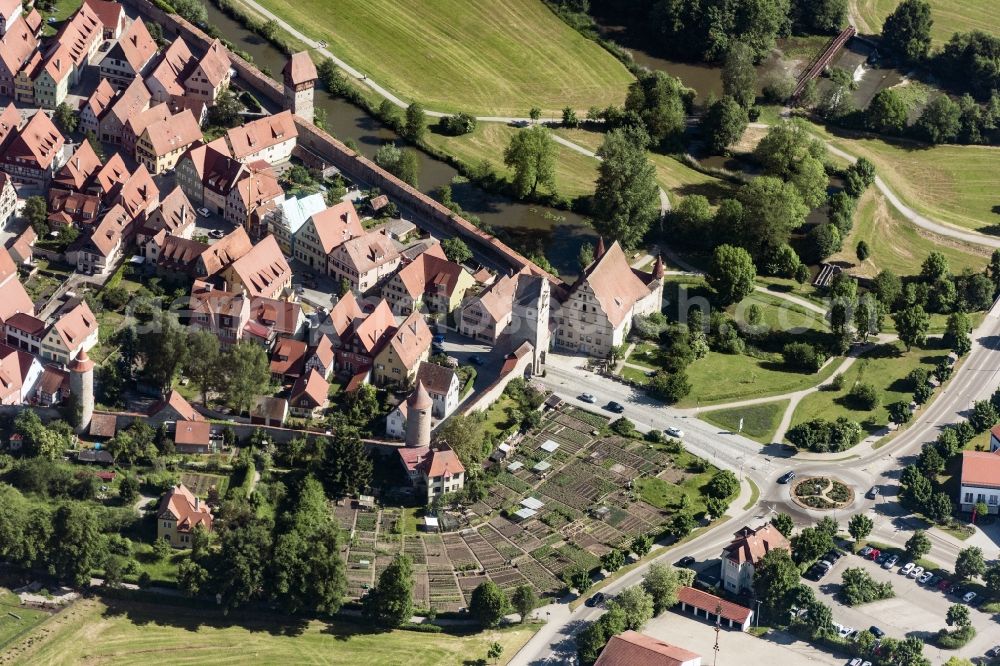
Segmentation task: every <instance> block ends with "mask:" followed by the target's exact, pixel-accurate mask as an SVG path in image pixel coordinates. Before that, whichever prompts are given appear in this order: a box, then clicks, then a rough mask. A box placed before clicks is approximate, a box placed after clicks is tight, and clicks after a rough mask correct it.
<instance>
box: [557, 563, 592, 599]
mask: <svg viewBox="0 0 1000 666" xmlns="http://www.w3.org/2000/svg"><path fill="white" fill-rule="evenodd" d="M562 579H563V582H564V583H566V587H568V588H571V589H575V590H576V591H577V593H579V594H581V595H582V594H586V593H587V590H589V589H590V586H591V585H593V584H594V581H593V580H592V579H591V578H590V572H589V571H586V570H585V569H581V568H580V567H575V566H574V567H569V568H567V569H564V570H563V572H562Z"/></svg>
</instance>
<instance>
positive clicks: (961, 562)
mask: <svg viewBox="0 0 1000 666" xmlns="http://www.w3.org/2000/svg"><path fill="white" fill-rule="evenodd" d="M984 573H986V560H984V559H983V551H982V549H980V548H978V547H976V546H969V547H968V548H965V549H963V550H960V551H959V553H958V559H957V560H956V561H955V575H956V576H958V577H959V578H960V579H962V580H968V579H969V578H975V577H976V576H982V575H983V574H984Z"/></svg>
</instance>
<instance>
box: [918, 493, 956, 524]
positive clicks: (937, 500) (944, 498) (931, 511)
mask: <svg viewBox="0 0 1000 666" xmlns="http://www.w3.org/2000/svg"><path fill="white" fill-rule="evenodd" d="M951 512H952V506H951V498H950V497H948V493H934V495H933V497H931V499H930V501H929V502H926V503H925V505H924V513H925V514H927V517H928V518H930V519H931V520H933V521H935V522H938V523H943V522H945V521H946V520H947V519H948V517H949V516H951Z"/></svg>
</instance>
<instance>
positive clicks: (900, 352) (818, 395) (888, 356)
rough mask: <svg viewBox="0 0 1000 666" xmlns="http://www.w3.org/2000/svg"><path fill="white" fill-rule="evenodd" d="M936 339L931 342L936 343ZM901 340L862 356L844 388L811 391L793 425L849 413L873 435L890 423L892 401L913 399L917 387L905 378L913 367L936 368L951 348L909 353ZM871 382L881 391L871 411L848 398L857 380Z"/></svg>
mask: <svg viewBox="0 0 1000 666" xmlns="http://www.w3.org/2000/svg"><path fill="white" fill-rule="evenodd" d="M935 343H936V341H933V340H932V341H931V344H935ZM905 349H906V348H905V347H904V346H903V344H902V343H900V342H895V343H891V344H886V345H880V346H879V347H877V348H876V349H875V350H873V351H872V352H871V353H870V354H869V355H867V356H866V357H864V358H862V359H859V360H858V361H856V362H855V363H854V365H852V366H851V367H850V368H848V369H847V372H845V373H844V388H843V389H841V390H840V391H817V392H815V393H810V394H809V395H807V396H806V397H804V398H803V399H802V401H801V402H799V405H798V407H796V408H795V414H794V415H793V416H792V425H793V426H794V425H797V424H799V423H802V422H804V421H811V420H812V419H816V418H823V419H827V420H833V419H836V418H838V417H840V416H846V417H847V418H849V419H851V420H852V421H857V422H858V423H860V424H861V426H862V427H863V428H864V429H865V430H867V431H868V433H869V434H871V433H874V432H876V431H878V430H879V429H880V428H882V427H883V426H885V425H886V424H887V423H888V422H889V415H888V412H887V411H886V408H885V406H886V405H887V404H889V403H893V402H898V401H901V400H902V401H906V402H910V400H912V399H913V390H912V388H911V387H910V386H909V383H908V382H906V381H905V377H906V376H907V375H908V374H909V373H910V371H911V370H913V369H915V368H917V367H918V366H923V367H924V368H926V369H927V370H928V371H930V370H932V369H933V368H934V366H935V365H937V363H938V362H939V361H941V359H943V358H945V357H946V356H947V355H948V350H946V349H939V348H936V347H927V348H918V347H914V348H913V349H912V350H911V351H909V352H907V351H906V350H905ZM859 381H860V382H864V383H866V384H871V385H872V386H874V387H875V388H876V390H877V391H878V393H879V395H880V398H881V403H880V404H879V406H878V407H877V408H875V409H874V410H871V411H866V410H863V409H859V408H858V407H857V406H856V405H855V404H853V403H852V402H851V400H850V398H849V397H848V395H847V394H848V392H849V391H850V390H851V387H852V386H854V384H855V383H857V382H859Z"/></svg>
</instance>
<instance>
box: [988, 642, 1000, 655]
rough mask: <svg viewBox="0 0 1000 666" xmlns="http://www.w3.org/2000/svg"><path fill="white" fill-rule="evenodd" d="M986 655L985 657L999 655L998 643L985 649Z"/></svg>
mask: <svg viewBox="0 0 1000 666" xmlns="http://www.w3.org/2000/svg"><path fill="white" fill-rule="evenodd" d="M986 656H987V657H1000V645H996V646H994V647H991V648H990V649H989V650H987V651H986Z"/></svg>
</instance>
